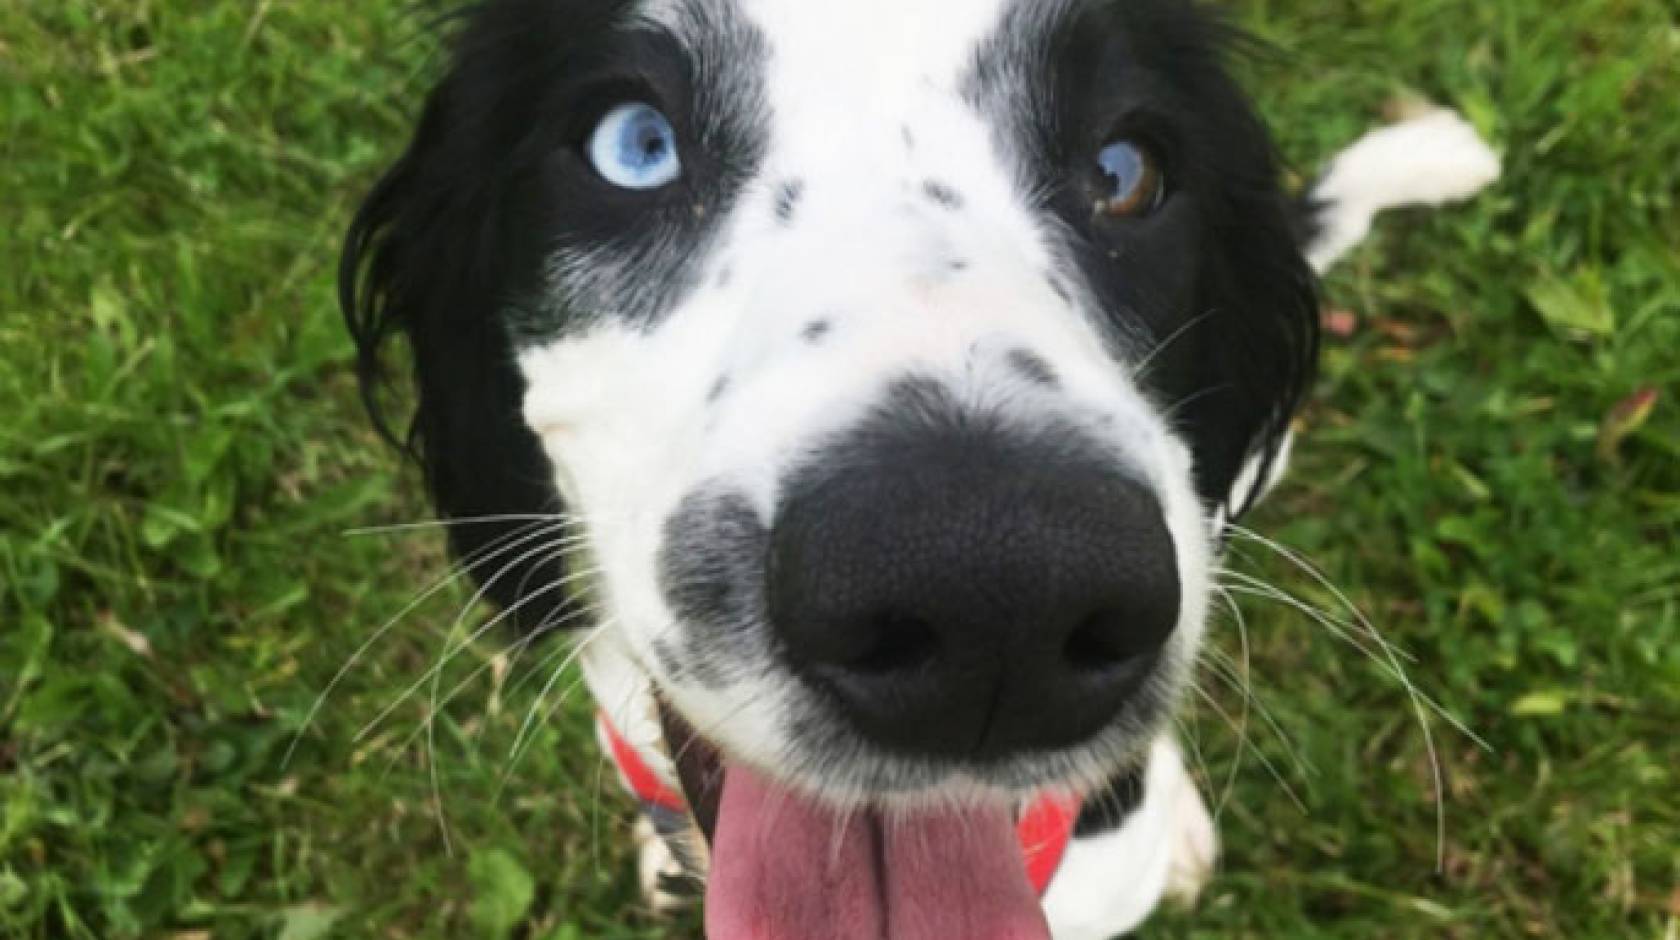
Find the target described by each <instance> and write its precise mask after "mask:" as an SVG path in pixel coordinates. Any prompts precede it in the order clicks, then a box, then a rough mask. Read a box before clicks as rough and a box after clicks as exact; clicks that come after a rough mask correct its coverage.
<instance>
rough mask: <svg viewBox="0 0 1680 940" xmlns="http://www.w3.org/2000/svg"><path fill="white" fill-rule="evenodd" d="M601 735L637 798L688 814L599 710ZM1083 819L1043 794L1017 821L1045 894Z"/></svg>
mask: <svg viewBox="0 0 1680 940" xmlns="http://www.w3.org/2000/svg"><path fill="white" fill-rule="evenodd" d="M596 721H597V724H598V725H599V726H600V731H601V736H602V737H604V738H605V739H606V741H607V744H608V746H609V748H610V749H611V751H612V758H613V763H615V764H617V765H618V771H619V773H620V774H621V775H623V777H624V780H625V782H626V783H627V784H629V786H630V792H631V793H633V794H635V797H636V799H637V800H639V801H641V802H642V803H645V804H650V805H653V806H657V807H659V808H661V809H666V810H671V811H673V812H677V813H682V814H684V815H686V814H687V813H688V801H687V800H685V799H683V796H682V794H681V793H678V792H677V791H676V790H673V789H672V788H671V787H670V786H668V785H666V783H665V781H663V780H661V779H660V778H659V775H658V774H656V773H654V772H653V769H652V768H650V767H648V765H647V762H646V761H644V760H642V756H641V755H640V754H638V753H637V752H636V748H635V747H634V746H632V745H631V744H630V742H628V741H626V740H624V738H623V736H622V735H620V734H619V733H618V729H616V728H614V727H613V726H612V722H610V721H608V720H607V716H606V715H605V714H600V713H597V715H596ZM1078 818H1079V802H1078V801H1077V800H1074V799H1071V798H1067V797H1054V796H1048V795H1046V796H1041V797H1039V798H1038V799H1036V800H1034V801H1033V802H1032V803H1031V804H1030V805H1029V806H1028V807H1027V808H1026V810H1025V811H1024V812H1022V813H1021V818H1020V819H1019V820H1018V821H1017V822H1016V823H1015V837H1016V839H1017V840H1018V841H1019V842H1020V843H1021V854H1022V855H1024V856H1025V857H1026V862H1027V880H1028V881H1030V882H1032V886H1033V890H1035V891H1037V892H1038V893H1039V894H1040V895H1041V896H1042V895H1043V894H1044V891H1045V889H1046V888H1048V887H1049V886H1050V879H1051V878H1052V877H1053V876H1054V875H1055V874H1056V868H1057V867H1058V866H1059V865H1061V863H1062V855H1063V854H1064V853H1066V852H1067V847H1068V842H1069V840H1071V839H1072V838H1073V826H1074V823H1075V822H1076V821H1078Z"/></svg>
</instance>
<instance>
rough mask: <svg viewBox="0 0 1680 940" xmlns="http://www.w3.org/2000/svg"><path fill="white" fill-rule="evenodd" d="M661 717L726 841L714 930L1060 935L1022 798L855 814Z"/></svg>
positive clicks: (757, 935)
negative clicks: (1034, 867) (1027, 836)
mask: <svg viewBox="0 0 1680 940" xmlns="http://www.w3.org/2000/svg"><path fill="white" fill-rule="evenodd" d="M659 716H660V722H661V725H662V727H663V730H664V734H665V743H666V747H667V748H668V750H669V753H670V754H671V757H672V760H673V762H674V763H675V764H676V768H677V775H678V777H679V778H680V780H681V782H682V788H683V794H684V796H685V797H686V798H687V800H688V804H689V808H690V810H691V811H692V812H693V813H694V817H695V820H696V822H697V823H698V824H699V826H700V828H701V831H702V832H704V833H705V836H706V840H707V841H708V842H709V843H710V844H711V847H712V853H711V854H712V866H711V872H710V874H709V877H708V879H707V884H706V936H707V937H708V938H709V940H795V938H797V940H841V938H845V940H871V938H875V940H933V938H948V937H964V938H969V940H1048V938H1049V936H1050V932H1049V927H1048V926H1047V925H1046V923H1045V919H1044V914H1043V912H1042V909H1041V908H1040V906H1039V901H1038V898H1037V896H1036V894H1035V892H1034V891H1033V887H1032V885H1031V883H1030V882H1029V880H1028V878H1027V872H1026V868H1025V865H1024V863H1023V861H1022V857H1021V849H1020V845H1019V843H1018V842H1017V839H1016V829H1015V821H1014V818H1013V814H1012V813H1011V812H1010V810H1009V809H1008V808H1006V807H1003V806H993V807H975V808H966V809H953V808H936V809H928V810H924V811H919V812H896V811H895V812H893V813H891V814H888V813H886V812H884V811H881V810H875V809H859V810H853V811H850V812H842V811H840V810H837V809H835V808H833V807H830V806H827V805H825V804H823V803H822V802H821V801H819V800H817V799H815V798H814V797H812V796H810V795H808V794H805V793H802V792H799V791H798V790H796V789H794V788H792V787H790V786H788V785H786V784H784V783H781V782H779V781H777V780H776V779H774V778H773V777H771V776H769V775H767V774H765V773H764V772H762V771H761V770H758V769H754V768H751V767H747V766H745V765H743V764H737V763H732V762H731V761H729V760H726V759H725V758H724V757H723V755H722V754H721V752H719V751H718V749H717V748H716V747H714V746H713V745H711V744H710V743H708V742H707V741H705V740H704V739H702V738H701V737H700V736H699V735H697V734H696V733H695V732H694V730H693V729H692V728H691V727H690V726H689V724H688V723H687V722H686V721H684V720H683V718H682V716H680V715H678V714H677V713H676V711H675V710H674V709H673V708H671V707H670V706H669V705H668V704H665V703H663V702H661V703H660V706H659Z"/></svg>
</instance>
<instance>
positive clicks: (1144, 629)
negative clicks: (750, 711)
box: [769, 429, 1179, 759]
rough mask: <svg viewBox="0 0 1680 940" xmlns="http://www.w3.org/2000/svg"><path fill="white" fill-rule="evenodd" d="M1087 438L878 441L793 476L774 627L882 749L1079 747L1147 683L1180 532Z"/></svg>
mask: <svg viewBox="0 0 1680 940" xmlns="http://www.w3.org/2000/svg"><path fill="white" fill-rule="evenodd" d="M1078 433H1079V432H1077V431H1074V430H1071V429H1066V436H1063V437H1061V438H1060V439H1048V438H1050V437H1053V436H1052V435H1039V436H1038V438H1037V439H1020V438H1016V437H1011V436H1010V435H1008V434H1005V433H1002V432H1001V431H997V430H996V429H993V430H991V431H981V432H976V431H974V430H972V429H969V430H961V429H959V430H950V431H944V432H941V433H937V434H921V435H909V434H906V435H902V436H899V435H888V436H877V437H876V438H875V439H873V440H870V441H865V442H858V441H853V442H851V443H848V444H842V445H838V446H837V447H836V448H835V450H834V451H833V452H832V453H830V454H828V455H827V457H828V458H830V459H824V460H823V461H822V464H823V465H824V467H825V468H826V469H823V470H817V471H812V470H807V471H805V472H802V473H800V474H797V475H795V477H794V478H793V479H792V480H790V481H789V483H788V485H787V487H786V489H785V490H784V494H785V495H784V498H783V502H782V504H781V507H780V509H779V512H778V516H777V520H776V523H775V526H774V529H773V532H772V536H771V539H772V542H771V550H770V561H769V564H770V583H769V588H770V597H769V603H770V618H771V623H772V626H773V629H774V631H775V632H776V635H777V636H778V638H779V639H780V641H781V646H782V648H783V650H784V652H785V654H786V656H787V657H788V659H789V660H790V661H791V663H792V664H793V666H794V667H795V669H796V670H797V671H799V672H800V673H801V674H802V675H803V677H804V678H805V679H806V680H807V681H808V682H810V683H812V684H813V685H814V686H816V687H817V688H819V689H822V690H824V691H825V692H826V693H828V695H829V697H830V698H831V700H832V701H834V702H835V703H837V705H838V706H839V708H840V710H841V711H842V712H843V713H844V714H845V715H846V716H847V717H848V718H849V719H850V720H851V721H852V722H853V723H854V724H855V725H856V727H857V728H858V729H859V730H860V731H861V732H862V733H863V734H864V735H865V736H866V737H867V738H869V739H871V740H873V741H874V742H876V743H877V744H878V745H879V746H881V747H883V748H885V749H888V750H891V751H895V752H898V753H904V754H914V755H939V756H951V757H963V758H971V759H988V758H999V757H1004V756H1008V755H1012V754H1018V753H1024V752H1030V751H1033V750H1040V749H1045V748H1054V747H1062V746H1069V745H1073V744H1076V743H1079V742H1082V741H1085V740H1088V739H1089V738H1091V737H1092V736H1093V735H1095V734H1096V733H1097V732H1098V731H1100V730H1102V729H1103V728H1104V727H1106V726H1107V725H1109V724H1110V723H1111V722H1112V721H1113V720H1114V719H1115V717H1116V716H1117V715H1118V714H1119V713H1120V712H1121V710H1122V709H1123V708H1124V707H1125V705H1126V704H1127V702H1128V701H1129V700H1131V699H1133V698H1134V697H1135V696H1137V695H1138V693H1139V692H1140V690H1141V689H1142V688H1143V687H1144V685H1145V683H1146V682H1147V680H1148V678H1149V676H1150V674H1151V673H1152V671H1153V670H1154V668H1155V666H1156V663H1157V661H1158V660H1159V659H1160V655H1161V650H1162V648H1163V646H1164V645H1165V643H1166V641H1167V639H1168V637H1169V636H1170V635H1171V633H1172V630H1173V626H1174V623H1175V622H1176V621H1177V619H1178V611H1179V582H1178V567H1177V564H1176V562H1175V559H1174V552H1173V541H1172V536H1171V534H1170V533H1169V531H1168V529H1167V525H1166V521H1165V519H1164V517H1163V514H1162V511H1161V507H1160V503H1159V502H1158V501H1157V500H1156V498H1155V496H1154V495H1153V494H1152V492H1151V491H1150V490H1149V489H1148V488H1147V487H1145V486H1144V485H1143V484H1141V483H1139V482H1137V481H1136V480H1135V479H1134V478H1133V477H1132V476H1130V475H1128V474H1127V473H1125V472H1124V471H1123V470H1122V469H1121V468H1120V467H1119V466H1117V465H1116V463H1115V462H1114V461H1113V459H1112V458H1110V457H1108V456H1107V455H1105V454H1102V453H1101V452H1100V449H1099V448H1097V447H1095V446H1094V445H1090V446H1085V445H1082V444H1080V443H1079V442H1078V441H1077V440H1076V439H1075V438H1076V436H1077V435H1078Z"/></svg>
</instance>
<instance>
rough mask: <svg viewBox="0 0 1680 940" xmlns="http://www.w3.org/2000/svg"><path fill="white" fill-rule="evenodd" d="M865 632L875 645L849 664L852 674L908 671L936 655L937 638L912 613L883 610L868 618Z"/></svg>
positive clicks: (931, 659) (927, 625) (931, 628)
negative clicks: (870, 636) (867, 631)
mask: <svg viewBox="0 0 1680 940" xmlns="http://www.w3.org/2000/svg"><path fill="white" fill-rule="evenodd" d="M868 629H869V631H870V633H871V635H872V637H873V641H874V642H873V643H871V644H870V646H869V648H868V649H867V650H865V651H864V653H863V655H861V656H859V657H858V658H857V659H855V660H853V661H852V662H851V663H849V664H848V668H850V669H851V670H852V671H853V672H858V673H866V674H870V675H887V674H889V673H894V672H908V671H911V670H914V669H919V668H921V667H923V666H926V665H927V664H928V663H930V662H932V661H933V659H934V657H936V656H937V655H938V654H939V636H938V634H937V633H936V632H935V631H934V629H933V625H932V624H930V623H928V622H927V620H925V619H923V618H922V617H919V616H917V615H915V614H909V613H904V612H902V611H892V610H888V611H882V612H880V613H878V614H876V615H874V616H872V617H870V618H869V620H868Z"/></svg>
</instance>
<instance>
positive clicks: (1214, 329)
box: [1175, 17, 1320, 519]
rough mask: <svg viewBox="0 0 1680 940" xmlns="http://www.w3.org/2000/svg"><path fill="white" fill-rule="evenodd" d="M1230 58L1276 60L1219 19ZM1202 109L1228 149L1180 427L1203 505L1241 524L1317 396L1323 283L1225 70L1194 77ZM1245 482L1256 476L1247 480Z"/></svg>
mask: <svg viewBox="0 0 1680 940" xmlns="http://www.w3.org/2000/svg"><path fill="white" fill-rule="evenodd" d="M1213 22H1214V24H1215V26H1214V36H1215V39H1216V43H1215V48H1216V49H1217V50H1218V51H1219V58H1221V59H1226V60H1228V59H1229V58H1230V57H1232V56H1244V57H1252V56H1261V57H1266V56H1269V55H1270V54H1271V51H1270V50H1269V49H1268V48H1267V47H1265V46H1264V45H1263V44H1261V43H1259V42H1258V41H1256V40H1254V39H1252V38H1250V37H1248V36H1246V35H1245V34H1242V33H1241V32H1239V31H1237V30H1236V29H1234V28H1233V27H1231V26H1230V24H1229V23H1227V22H1225V21H1223V20H1222V19H1221V18H1219V17H1215V18H1214V20H1213ZM1194 74H1195V77H1196V80H1198V81H1200V82H1201V83H1202V84H1203V88H1202V89H1201V93H1200V94H1199V95H1198V100H1200V101H1204V102H1214V103H1215V104H1214V108H1215V109H1216V112H1215V119H1214V121H1213V122H1212V126H1213V127H1215V128H1217V132H1218V140H1217V146H1211V147H1208V148H1206V152H1208V153H1210V154H1212V157H1211V161H1210V164H1209V165H1208V166H1207V167H1205V168H1203V169H1204V172H1206V173H1207V174H1208V178H1209V179H1210V180H1217V184H1216V185H1211V186H1208V187H1207V189H1206V192H1207V194H1208V195H1207V201H1206V202H1205V203H1204V204H1203V206H1202V214H1203V230H1204V232H1205V233H1206V237H1207V238H1208V239H1209V242H1210V245H1209V251H1208V252H1207V260H1206V264H1205V266H1204V267H1203V268H1202V270H1201V272H1200V273H1201V277H1200V280H1199V283H1198V293H1199V296H1198V298H1197V309H1198V310H1201V311H1206V315H1205V316H1204V317H1203V318H1202V319H1201V320H1199V321H1198V322H1197V325H1196V327H1195V332H1196V333H1197V334H1199V335H1198V336H1197V337H1196V338H1195V339H1193V340H1192V341H1191V342H1190V343H1187V344H1185V345H1186V346H1187V347H1189V348H1191V349H1194V350H1195V353H1194V355H1195V357H1196V359H1197V364H1196V365H1195V366H1194V367H1193V369H1192V371H1193V372H1194V373H1195V379H1194V382H1193V384H1192V387H1191V390H1190V391H1189V393H1188V394H1189V396H1190V397H1187V398H1186V399H1185V400H1184V405H1183V406H1182V409H1181V410H1180V411H1179V413H1178V414H1177V416H1175V422H1176V423H1178V424H1180V426H1181V427H1184V428H1185V429H1186V430H1187V431H1188V436H1189V438H1190V439H1191V440H1192V441H1194V442H1195V448H1196V454H1195V457H1196V484H1197V489H1198V491H1199V492H1200V493H1201V494H1202V496H1203V498H1204V499H1205V500H1207V501H1208V502H1209V503H1210V504H1213V505H1222V506H1224V507H1225V508H1226V509H1227V511H1228V516H1227V518H1231V519H1235V518H1236V517H1238V516H1241V515H1242V514H1243V513H1245V512H1246V511H1247V510H1248V509H1250V508H1252V506H1253V504H1254V503H1255V502H1256V501H1257V500H1258V499H1259V498H1260V497H1261V496H1262V495H1264V491H1265V489H1266V487H1267V486H1268V485H1269V483H1270V481H1271V479H1272V476H1273V474H1272V470H1273V467H1274V464H1275V462H1276V461H1277V460H1278V459H1280V457H1281V456H1282V454H1283V450H1284V447H1285V446H1286V444H1287V441H1288V438H1289V428H1290V423H1291V421H1292V420H1293V418H1294V416H1295V413H1296V411H1297V410H1298V409H1299V408H1300V406H1301V403H1302V400H1303V399H1304V398H1305V397H1306V394H1307V392H1308V391H1310V390H1311V387H1312V383H1313V379H1314V376H1315V375H1316V372H1317V364H1318V353H1319V333H1320V326H1319V293H1318V278H1317V276H1316V275H1315V274H1314V272H1313V269H1312V267H1311V265H1310V264H1309V263H1308V260H1307V257H1306V254H1305V250H1304V246H1303V235H1304V232H1303V231H1302V228H1301V219H1300V216H1299V211H1298V207H1297V206H1296V205H1295V201H1294V200H1292V199H1291V198H1290V197H1289V196H1288V195H1286V193H1285V192H1284V188H1283V185H1282V178H1283V174H1282V169H1281V161H1280V160H1279V159H1278V156H1277V153H1276V149H1275V147H1274V145H1273V142H1272V136H1271V133H1270V131H1269V130H1268V129H1267V128H1266V126H1265V123H1264V121H1263V120H1262V119H1261V117H1260V115H1259V114H1258V112H1257V111H1256V110H1255V109H1254V106H1253V104H1252V102H1251V100H1250V98H1249V97H1248V95H1247V94H1246V93H1245V92H1244V91H1243V90H1242V89H1241V88H1240V87H1238V85H1237V84H1236V82H1235V80H1234V79H1233V78H1232V77H1231V76H1230V73H1229V72H1228V71H1226V70H1225V69H1223V68H1211V67H1210V68H1204V69H1201V70H1197V71H1195V72H1194ZM1245 470H1247V471H1249V472H1247V473H1245Z"/></svg>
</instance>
